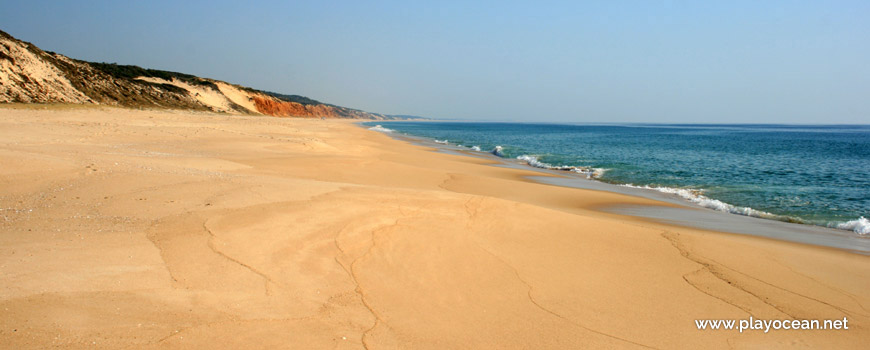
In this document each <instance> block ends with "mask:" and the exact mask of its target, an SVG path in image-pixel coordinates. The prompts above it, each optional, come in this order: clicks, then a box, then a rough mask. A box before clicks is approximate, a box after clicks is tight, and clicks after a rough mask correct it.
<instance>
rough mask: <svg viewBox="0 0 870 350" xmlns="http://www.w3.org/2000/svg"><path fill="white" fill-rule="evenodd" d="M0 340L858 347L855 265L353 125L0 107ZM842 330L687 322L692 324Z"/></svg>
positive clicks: (869, 298)
mask: <svg viewBox="0 0 870 350" xmlns="http://www.w3.org/2000/svg"><path fill="white" fill-rule="evenodd" d="M0 145H2V146H0V210H2V212H0V214H2V219H0V240H2V242H0V311H2V317H0V347H3V348H14V349H27V348H50V347H59V348H85V347H87V348H185V349H187V348H208V349H217V348H302V349H325V348H330V349H331V348H339V349H360V348H368V349H388V348H415V349H426V348H429V349H460V348H482V349H483V348H492V349H513V348H528V349H546V348H555V349H564V348H596V349H597V348H643V347H649V348H679V347H685V348H719V349H725V348H751V347H760V348H777V347H794V346H797V347H814V348H861V347H866V346H867V344H868V343H870V310H868V308H870V288H868V287H870V258H868V257H865V256H860V255H856V254H851V253H846V252H842V251H836V250H831V249H824V248H818V247H812V246H805V245H799V244H793V243H784V242H778V241H772V240H766V239H761V238H753V237H746V236H737V235H730V234H724V233H716V232H705V231H700V230H693V229H686V228H679V227H672V226H666V225H662V224H656V223H653V222H647V221H642V220H639V219H635V218H631V217H625V216H618V215H615V214H606V213H602V212H600V211H597V210H596V208H600V207H601V206H604V205H608V204H616V203H627V202H633V203H649V204H655V203H654V202H651V201H650V200H646V199H641V198H634V197H628V196H624V195H618V194H612V193H605V192H596V191H589V190H580V189H570V188H560V187H554V186H548V185H541V184H535V183H530V182H528V181H524V180H523V179H522V176H524V175H529V174H532V172H531V171H526V170H516V169H506V168H497V167H492V166H488V165H486V164H485V163H486V161H483V160H480V159H474V158H469V157H461V156H455V155H448V154H441V153H435V152H432V150H431V149H427V148H424V147H419V146H414V145H410V144H406V143H403V142H401V141H397V140H393V139H391V138H389V137H387V136H385V135H382V134H379V133H376V132H373V131H369V130H366V129H364V128H361V127H358V126H356V125H353V124H352V123H350V122H347V121H335V120H331V121H322V120H305V119H280V118H272V117H253V116H228V115H218V114H205V113H202V114H195V113H188V112H167V111H133V110H125V109H113V108H102V109H98V108H59V107H51V108H48V109H39V108H34V107H19V108H11V107H4V108H2V109H0ZM750 316H752V317H755V318H763V319H842V318H843V317H848V319H849V323H848V325H849V328H850V329H849V330H839V331H834V330H816V331H785V330H780V331H771V332H770V333H768V334H764V333H762V332H760V331H747V332H744V333H742V334H741V333H738V332H737V331H724V330H720V331H710V330H708V331H699V330H697V329H696V327H695V323H694V320H695V319H699V318H701V319H708V318H713V319H720V318H721V319H744V318H748V317H750Z"/></svg>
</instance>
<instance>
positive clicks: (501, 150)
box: [489, 146, 504, 158]
mask: <svg viewBox="0 0 870 350" xmlns="http://www.w3.org/2000/svg"><path fill="white" fill-rule="evenodd" d="M489 153H492V154H494V155H496V156H499V157H502V158H504V148H502V147H501V146H495V148H493V149H492V151H489Z"/></svg>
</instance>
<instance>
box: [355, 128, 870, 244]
mask: <svg viewBox="0 0 870 350" xmlns="http://www.w3.org/2000/svg"><path fill="white" fill-rule="evenodd" d="M367 124H371V125H367ZM367 124H364V125H366V127H369V128H373V130H376V131H381V132H386V133H388V134H391V135H393V136H394V137H397V138H400V139H403V140H405V141H409V142H413V143H417V144H421V145H425V146H430V147H436V148H438V149H439V151H440V152H445V153H451V154H459V155H466V156H479V157H485V158H488V159H495V160H501V161H502V163H501V164H499V165H496V166H506V167H514V168H524V169H529V166H530V165H531V166H532V167H533V168H535V169H536V170H538V171H542V172H544V173H548V174H556V175H562V176H560V177H552V176H532V177H529V179H530V180H532V181H536V182H540V183H545V184H550V185H556V186H565V187H575V188H583V189H591V190H599V191H608V192H616V193H622V194H627V195H632V196H639V197H644V198H649V199H654V200H658V201H663V202H668V203H672V204H677V205H680V206H681V207H680V208H673V207H655V206H628V205H626V206H614V207H611V208H605V210H606V211H608V212H613V213H616V214H623V215H631V216H636V217H643V218H647V219H652V220H655V221H659V222H663V223H668V224H675V225H679V226H687V227H695V228H699V229H707V230H715V231H722V232H730V233H738V234H748V235H755V236H761V237H767V238H773V239H779V240H785V241H791V242H798V243H804V244H812V245H818V246H825V247H831V248H836V249H843V250H847V251H851V252H854V253H859V254H865V255H866V254H870V237H868V236H867V235H864V234H859V233H856V232H854V231H852V230H844V229H836V228H832V227H827V226H820V225H812V223H811V222H806V221H796V220H795V221H791V222H789V220H769V219H771V217H765V216H754V217H753V216H748V215H732V214H734V213H733V212H729V211H727V210H716V209H719V208H710V207H706V206H704V205H701V204H702V203H697V202H693V201H689V200H686V198H685V197H683V196H680V195H679V194H678V193H675V192H673V191H661V190H660V189H657V188H655V187H653V186H649V185H646V186H626V185H623V184H615V183H611V182H606V181H596V180H600V179H595V177H594V176H593V174H594V173H593V172H592V171H588V169H589V168H586V167H580V166H578V168H579V169H577V170H575V171H571V170H574V169H571V168H569V167H565V166H561V167H555V166H554V167H549V168H545V167H542V166H540V165H538V164H529V162H528V159H525V158H524V157H519V158H518V159H517V158H510V157H506V156H504V154H503V153H502V154H500V155H499V154H496V153H498V152H496V151H495V150H501V151H502V152H504V151H503V150H504V148H505V147H501V148H500V149H498V148H495V147H494V151H492V152H486V151H484V150H483V149H482V148H480V147H479V146H478V147H475V148H474V149H471V148H470V147H468V146H465V145H462V144H458V143H456V142H450V141H448V142H447V143H445V142H444V140H443V139H434V138H429V137H423V136H417V135H413V134H410V133H401V132H396V130H394V129H391V128H389V127H388V126H387V123H367ZM420 124H423V123H420ZM389 126H393V125H389ZM738 214H739V213H738ZM774 219H776V218H774ZM798 222H800V223H803V224H798Z"/></svg>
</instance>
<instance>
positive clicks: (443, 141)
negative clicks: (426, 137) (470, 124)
mask: <svg viewBox="0 0 870 350" xmlns="http://www.w3.org/2000/svg"><path fill="white" fill-rule="evenodd" d="M435 143H440V144H442V145H446V144H447V139H444V140H435Z"/></svg>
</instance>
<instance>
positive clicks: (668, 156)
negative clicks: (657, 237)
mask: <svg viewBox="0 0 870 350" xmlns="http://www.w3.org/2000/svg"><path fill="white" fill-rule="evenodd" d="M366 125H367V126H369V127H370V128H371V129H373V130H378V131H383V132H396V133H402V134H406V135H410V136H416V137H422V138H427V139H432V140H434V141H435V142H438V143H442V144H451V145H457V146H461V147H467V148H468V149H469V150H473V151H480V152H488V153H492V154H494V155H497V156H499V157H503V158H513V159H518V160H520V161H522V162H525V163H526V164H528V165H529V166H534V167H539V168H549V169H559V170H565V171H573V172H576V173H578V174H581V175H582V176H586V177H588V178H590V179H594V180H597V181H602V182H607V183H612V184H617V185H622V186H628V187H641V188H650V189H654V190H657V191H661V192H665V193H672V194H674V195H675V196H679V197H682V198H683V199H685V200H686V201H689V202H692V203H695V204H697V205H700V206H703V207H707V208H711V209H715V210H720V211H726V212H730V213H734V214H739V215H747V216H754V217H760V218H766V219H773V220H780V221H788V222H795V223H802V224H812V225H819V226H826V227H832V228H839V229H843V230H849V231H853V232H855V233H856V234H859V235H870V221H868V220H867V219H866V218H870V125H758V124H722V125H708V124H704V125H673V124H667V125H663V124H630V125H629V124H619V125H602V124H530V123H479V122H377V123H366Z"/></svg>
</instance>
